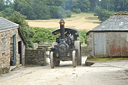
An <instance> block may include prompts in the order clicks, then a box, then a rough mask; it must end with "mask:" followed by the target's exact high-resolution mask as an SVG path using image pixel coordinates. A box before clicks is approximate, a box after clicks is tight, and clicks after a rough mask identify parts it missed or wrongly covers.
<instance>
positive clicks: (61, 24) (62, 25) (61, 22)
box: [59, 19, 65, 39]
mask: <svg viewBox="0 0 128 85" xmlns="http://www.w3.org/2000/svg"><path fill="white" fill-rule="evenodd" d="M59 23H60V34H61V39H64V38H65V35H64V32H65V28H64V24H65V22H64V20H63V19H61V20H60V22H59Z"/></svg>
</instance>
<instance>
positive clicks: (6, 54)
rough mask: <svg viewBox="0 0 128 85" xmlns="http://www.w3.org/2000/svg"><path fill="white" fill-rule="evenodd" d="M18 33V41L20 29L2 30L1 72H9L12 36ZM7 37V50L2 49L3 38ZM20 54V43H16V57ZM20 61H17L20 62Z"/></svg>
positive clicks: (0, 45)
mask: <svg viewBox="0 0 128 85" xmlns="http://www.w3.org/2000/svg"><path fill="white" fill-rule="evenodd" d="M13 35H16V42H17V37H18V29H17V28H16V29H10V30H6V31H3V32H0V73H6V72H9V68H10V41H11V37H12V36H13ZM3 37H4V39H5V51H2V40H1V39H2V38H3ZM17 55H18V44H17V43H16V57H18V56H17ZM18 62H19V61H16V63H18Z"/></svg>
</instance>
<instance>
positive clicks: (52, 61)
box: [50, 52, 54, 68]
mask: <svg viewBox="0 0 128 85" xmlns="http://www.w3.org/2000/svg"><path fill="white" fill-rule="evenodd" d="M50 66H51V68H54V58H53V52H51V53H50Z"/></svg>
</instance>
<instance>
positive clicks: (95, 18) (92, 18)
mask: <svg viewBox="0 0 128 85" xmlns="http://www.w3.org/2000/svg"><path fill="white" fill-rule="evenodd" d="M87 19H90V20H98V18H97V17H88V18H87Z"/></svg>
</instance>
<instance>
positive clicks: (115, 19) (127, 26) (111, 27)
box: [90, 15, 128, 32]
mask: <svg viewBox="0 0 128 85" xmlns="http://www.w3.org/2000/svg"><path fill="white" fill-rule="evenodd" d="M93 31H94V32H95V31H108V32H109V31H113V32H114V31H115V32H116V31H128V15H114V16H112V17H111V18H109V19H108V20H106V21H105V22H103V23H101V24H100V25H99V26H97V27H95V28H94V29H92V30H90V32H93Z"/></svg>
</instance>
